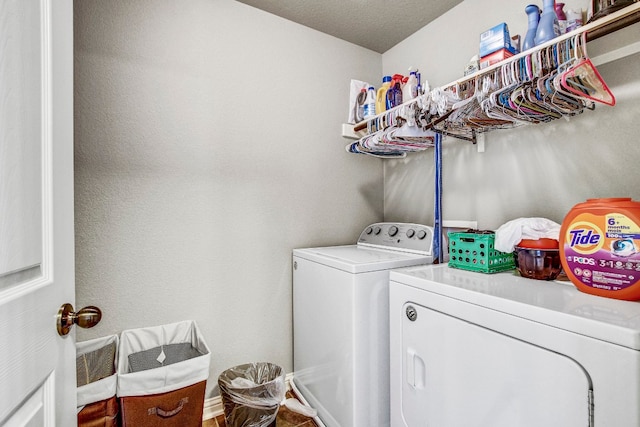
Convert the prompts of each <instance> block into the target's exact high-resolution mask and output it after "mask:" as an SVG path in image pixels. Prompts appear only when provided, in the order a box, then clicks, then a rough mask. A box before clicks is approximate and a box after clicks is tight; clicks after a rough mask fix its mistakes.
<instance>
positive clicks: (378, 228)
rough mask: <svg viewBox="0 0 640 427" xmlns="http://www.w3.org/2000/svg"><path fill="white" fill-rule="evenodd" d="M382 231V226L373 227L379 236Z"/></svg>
mask: <svg viewBox="0 0 640 427" xmlns="http://www.w3.org/2000/svg"><path fill="white" fill-rule="evenodd" d="M380 231H382V229H381V228H380V227H376V228H374V229H373V234H375V235H376V236H377V235H378V234H380Z"/></svg>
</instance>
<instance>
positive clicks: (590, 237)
mask: <svg viewBox="0 0 640 427" xmlns="http://www.w3.org/2000/svg"><path fill="white" fill-rule="evenodd" d="M559 241H560V261H561V263H562V268H563V270H564V272H565V274H566V275H567V277H569V279H570V280H571V282H572V283H573V284H574V285H575V287H576V288H578V289H579V290H580V291H582V292H586V293H589V294H594V295H599V296H603V297H609V298H615V299H623V300H634V301H635V300H640V273H638V272H639V271H640V252H639V250H640V202H637V201H633V200H631V199H630V198H609V199H588V200H587V201H586V202H584V203H579V204H577V205H575V206H574V207H573V208H572V209H571V210H570V211H569V213H568V214H567V215H566V217H565V218H564V221H563V222H562V226H561V227H560V240H559Z"/></svg>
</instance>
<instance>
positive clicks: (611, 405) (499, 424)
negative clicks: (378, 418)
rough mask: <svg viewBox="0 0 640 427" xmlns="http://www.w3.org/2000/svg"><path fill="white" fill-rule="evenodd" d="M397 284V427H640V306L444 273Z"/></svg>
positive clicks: (431, 270)
mask: <svg viewBox="0 0 640 427" xmlns="http://www.w3.org/2000/svg"><path fill="white" fill-rule="evenodd" d="M390 278H391V283H390V289H389V294H390V316H391V317H390V327H391V355H390V360H391V362H390V363H391V426H394V427H399V426H403V427H405V426H407V427H425V426H429V427H488V426H490V427H540V426H545V427H585V426H596V427H635V426H640V303H638V302H628V301H619V300H614V299H608V298H602V297H597V296H593V295H588V294H584V293H581V292H579V291H578V290H577V289H575V288H574V287H573V285H572V284H571V283H570V282H546V281H539V280H532V279H526V278H522V277H519V276H517V275H515V274H514V273H512V272H506V273H499V274H494V275H485V274H482V273H474V272H469V271H463V270H456V269H453V268H449V267H448V266H447V265H446V264H443V265H438V266H431V267H427V268H408V269H403V270H401V271H394V272H391V274H390Z"/></svg>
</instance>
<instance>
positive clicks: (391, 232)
mask: <svg viewBox="0 0 640 427" xmlns="http://www.w3.org/2000/svg"><path fill="white" fill-rule="evenodd" d="M396 234H398V227H396V226H395V225H392V226H391V227H389V236H391V237H393V236H395V235H396Z"/></svg>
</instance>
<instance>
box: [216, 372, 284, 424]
mask: <svg viewBox="0 0 640 427" xmlns="http://www.w3.org/2000/svg"><path fill="white" fill-rule="evenodd" d="M218 386H219V387H220V397H221V398H222V404H223V407H224V417H225V421H226V423H227V427H269V426H272V427H275V425H276V417H277V415H278V408H279V407H280V402H282V400H283V399H284V395H285V392H286V386H285V382H284V371H283V369H282V368H281V367H280V366H278V365H274V364H273V363H268V362H258V363H247V364H244V365H238V366H235V367H233V368H230V369H227V370H226V371H224V372H222V373H221V374H220V376H219V377H218Z"/></svg>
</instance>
